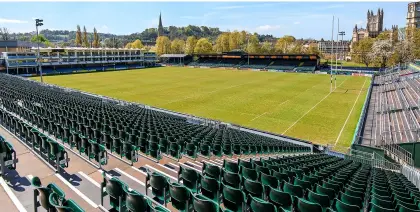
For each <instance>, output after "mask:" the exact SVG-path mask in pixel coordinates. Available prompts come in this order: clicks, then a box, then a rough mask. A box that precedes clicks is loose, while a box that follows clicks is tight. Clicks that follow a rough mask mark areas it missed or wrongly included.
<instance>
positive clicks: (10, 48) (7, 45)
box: [0, 40, 45, 56]
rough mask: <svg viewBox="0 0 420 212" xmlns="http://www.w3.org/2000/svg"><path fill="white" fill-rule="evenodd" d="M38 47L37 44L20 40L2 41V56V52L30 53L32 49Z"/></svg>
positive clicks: (0, 45) (0, 43)
mask: <svg viewBox="0 0 420 212" xmlns="http://www.w3.org/2000/svg"><path fill="white" fill-rule="evenodd" d="M37 45H38V44H37V43H32V42H26V41H18V40H6V41H0V56H1V55H2V52H27V51H30V50H31V48H33V47H37ZM39 46H40V47H44V46H45V45H44V44H42V43H40V44H39Z"/></svg>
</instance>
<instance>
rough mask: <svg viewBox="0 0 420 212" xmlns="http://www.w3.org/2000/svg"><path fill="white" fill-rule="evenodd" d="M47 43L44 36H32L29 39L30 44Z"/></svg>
mask: <svg viewBox="0 0 420 212" xmlns="http://www.w3.org/2000/svg"><path fill="white" fill-rule="evenodd" d="M47 41H48V39H47V38H45V36H44V35H38V36H36V35H34V36H32V38H31V42H32V43H38V42H40V43H45V42H47Z"/></svg>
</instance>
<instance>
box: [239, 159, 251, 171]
mask: <svg viewBox="0 0 420 212" xmlns="http://www.w3.org/2000/svg"><path fill="white" fill-rule="evenodd" d="M238 165H239V166H243V167H245V168H248V169H253V168H254V164H253V163H252V162H250V161H246V160H241V159H238Z"/></svg>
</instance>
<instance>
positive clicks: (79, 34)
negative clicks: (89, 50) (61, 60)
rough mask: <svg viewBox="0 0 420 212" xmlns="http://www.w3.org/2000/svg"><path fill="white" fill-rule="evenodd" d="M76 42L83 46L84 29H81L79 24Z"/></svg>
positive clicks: (77, 44)
mask: <svg viewBox="0 0 420 212" xmlns="http://www.w3.org/2000/svg"><path fill="white" fill-rule="evenodd" d="M74 42H75V44H76V46H82V31H80V26H79V25H77V31H76V40H75V41H74Z"/></svg>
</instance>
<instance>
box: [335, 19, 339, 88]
mask: <svg viewBox="0 0 420 212" xmlns="http://www.w3.org/2000/svg"><path fill="white" fill-rule="evenodd" d="M337 19H338V20H337V25H338V26H337V32H340V18H337ZM338 34H339V33H337V47H335V48H337V50H336V51H335V75H334V89H337V69H338V51H339V48H340V46H339V43H338Z"/></svg>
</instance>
